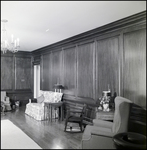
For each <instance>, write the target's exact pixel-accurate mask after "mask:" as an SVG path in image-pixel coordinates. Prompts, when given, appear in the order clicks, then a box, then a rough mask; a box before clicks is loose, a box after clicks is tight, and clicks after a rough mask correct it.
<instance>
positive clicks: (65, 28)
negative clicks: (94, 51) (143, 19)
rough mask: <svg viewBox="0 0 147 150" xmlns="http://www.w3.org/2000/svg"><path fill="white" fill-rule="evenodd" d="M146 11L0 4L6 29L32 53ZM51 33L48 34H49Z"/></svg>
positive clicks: (125, 6)
mask: <svg viewBox="0 0 147 150" xmlns="http://www.w3.org/2000/svg"><path fill="white" fill-rule="evenodd" d="M145 10H146V1H1V19H7V20H8V22H7V24H6V29H7V33H8V35H9V37H10V38H11V34H13V35H14V37H15V38H17V37H18V38H19V39H20V46H21V50H22V51H33V50H36V49H38V48H41V47H44V46H47V45H50V44H53V43H56V42H58V41H61V40H63V39H67V38H69V37H72V36H74V35H77V34H80V33H83V32H86V31H89V30H92V29H94V28H97V27H100V26H103V25H106V24H108V23H111V22H114V21H116V20H119V19H122V18H125V17H128V16H131V15H133V14H136V13H139V12H142V11H145ZM46 30H48V31H46Z"/></svg>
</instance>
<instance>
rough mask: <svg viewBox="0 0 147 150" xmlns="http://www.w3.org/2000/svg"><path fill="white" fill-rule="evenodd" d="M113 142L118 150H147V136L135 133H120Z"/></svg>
mask: <svg viewBox="0 0 147 150" xmlns="http://www.w3.org/2000/svg"><path fill="white" fill-rule="evenodd" d="M113 141H114V145H115V147H116V148H117V149H146V136H145V135H142V134H139V133H135V132H123V133H118V134H116V135H115V136H114V137H113Z"/></svg>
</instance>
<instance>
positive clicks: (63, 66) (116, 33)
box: [32, 11, 146, 131]
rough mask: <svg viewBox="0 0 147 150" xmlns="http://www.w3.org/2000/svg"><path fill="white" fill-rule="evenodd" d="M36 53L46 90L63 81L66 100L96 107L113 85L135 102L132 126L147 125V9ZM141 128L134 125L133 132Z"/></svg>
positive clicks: (43, 86) (113, 87)
mask: <svg viewBox="0 0 147 150" xmlns="http://www.w3.org/2000/svg"><path fill="white" fill-rule="evenodd" d="M32 54H33V57H34V58H35V57H36V56H37V55H40V56H41V58H42V59H41V64H43V65H41V68H42V69H41V70H42V74H43V75H44V76H41V85H42V86H41V89H42V90H52V91H54V88H53V87H54V84H56V83H57V82H59V83H60V84H62V85H63V86H64V90H63V93H64V97H63V99H64V100H65V101H75V102H79V103H87V104H90V105H93V106H94V105H95V103H96V101H97V100H98V98H99V97H101V96H102V91H104V90H108V85H109V88H110V90H111V93H112V95H113V93H114V92H116V93H117V95H119V96H123V97H126V98H128V99H130V100H132V101H133V102H134V105H133V109H132V113H131V120H132V121H133V122H131V124H134V123H136V124H137V125H136V127H137V128H138V126H140V125H139V124H141V125H143V126H144V127H145V126H146V123H145V122H146V121H145V119H144V118H146V117H145V115H144V114H145V113H144V111H146V92H145V91H146V11H145V12H142V13H139V14H136V15H133V16H130V17H127V18H124V19H121V20H118V21H116V22H113V23H110V24H108V25H105V26H103V27H100V28H97V29H94V30H91V31H88V32H85V33H83V34H80V35H77V36H74V37H71V38H69V39H66V40H63V41H61V42H57V43H55V44H52V45H49V46H47V47H43V48H41V49H38V50H36V51H33V53H32ZM46 73H47V74H46ZM134 112H135V113H134ZM140 112H141V113H140ZM142 112H143V113H142ZM138 118H141V119H138ZM134 127H135V125H134ZM137 128H136V129H134V128H132V126H131V130H130V131H136V130H138V129H137Z"/></svg>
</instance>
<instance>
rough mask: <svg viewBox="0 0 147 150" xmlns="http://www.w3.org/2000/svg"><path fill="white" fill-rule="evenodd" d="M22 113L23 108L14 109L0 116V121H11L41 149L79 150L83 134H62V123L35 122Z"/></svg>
mask: <svg viewBox="0 0 147 150" xmlns="http://www.w3.org/2000/svg"><path fill="white" fill-rule="evenodd" d="M24 112H25V106H23V107H19V108H16V109H15V110H12V111H9V112H6V113H5V114H6V115H4V116H2V115H1V120H3V119H9V120H10V121H12V122H13V123H14V124H15V125H16V126H18V127H19V128H20V129H21V130H23V131H24V132H25V133H26V134H27V135H28V136H29V137H31V138H32V139H33V140H34V141H35V142H36V143H38V145H39V146H40V147H41V148H42V149H81V139H82V134H83V133H69V132H64V121H58V120H56V121H55V120H53V121H52V122H50V121H48V120H46V121H36V120H35V119H33V118H31V117H30V116H28V115H26V114H25V113H24ZM14 138H15V137H14Z"/></svg>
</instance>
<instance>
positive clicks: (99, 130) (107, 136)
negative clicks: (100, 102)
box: [81, 96, 132, 149]
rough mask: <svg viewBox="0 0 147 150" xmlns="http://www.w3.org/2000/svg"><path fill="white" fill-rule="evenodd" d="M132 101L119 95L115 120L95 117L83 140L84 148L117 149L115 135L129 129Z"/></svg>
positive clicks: (88, 126) (86, 129)
mask: <svg viewBox="0 0 147 150" xmlns="http://www.w3.org/2000/svg"><path fill="white" fill-rule="evenodd" d="M131 106H132V101H130V100H128V99H126V98H123V97H120V96H117V97H116V98H115V112H114V120H113V122H110V121H104V120H99V119H93V126H91V125H87V126H86V128H85V130H84V133H83V136H82V141H81V146H82V149H115V146H114V143H113V139H112V138H113V136H114V135H116V134H117V133H121V132H127V131H128V121H129V116H130V110H131Z"/></svg>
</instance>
